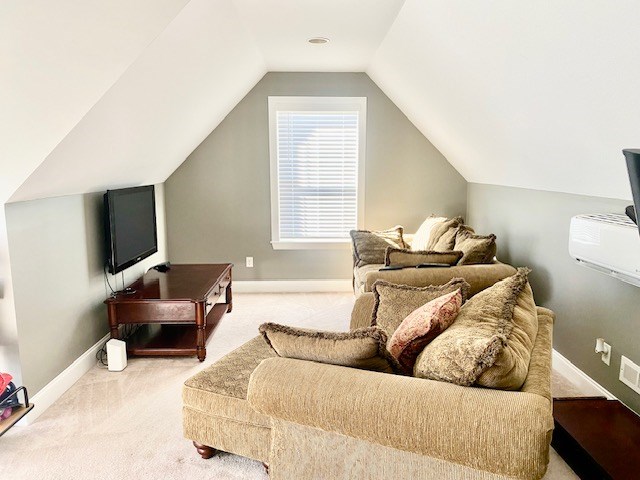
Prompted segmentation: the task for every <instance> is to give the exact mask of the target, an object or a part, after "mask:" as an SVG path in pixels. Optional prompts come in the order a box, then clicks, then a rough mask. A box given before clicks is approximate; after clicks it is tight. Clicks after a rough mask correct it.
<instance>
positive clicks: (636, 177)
mask: <svg viewBox="0 0 640 480" xmlns="http://www.w3.org/2000/svg"><path fill="white" fill-rule="evenodd" d="M622 153H624V157H625V158H626V160H627V170H628V171H629V182H631V194H632V195H633V205H634V209H635V214H636V218H638V217H639V216H640V149H628V150H623V151H622ZM636 223H638V228H639V229H640V221H639V222H636Z"/></svg>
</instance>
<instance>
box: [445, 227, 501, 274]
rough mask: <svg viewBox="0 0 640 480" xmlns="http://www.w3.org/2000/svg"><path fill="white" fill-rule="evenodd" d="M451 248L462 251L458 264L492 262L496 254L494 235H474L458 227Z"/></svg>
mask: <svg viewBox="0 0 640 480" xmlns="http://www.w3.org/2000/svg"><path fill="white" fill-rule="evenodd" d="M453 248H454V249H455V250H460V251H461V252H463V256H462V258H461V259H460V261H459V262H458V265H474V264H477V263H492V262H493V259H494V258H495V256H496V248H497V247H496V236H495V235H493V234H491V235H475V234H473V233H472V232H470V231H469V230H465V229H460V230H458V233H457V235H456V242H455V245H454V247H453Z"/></svg>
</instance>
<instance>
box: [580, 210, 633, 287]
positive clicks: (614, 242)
mask: <svg viewBox="0 0 640 480" xmlns="http://www.w3.org/2000/svg"><path fill="white" fill-rule="evenodd" d="M569 254H570V255H571V256H572V257H573V258H574V259H575V260H576V261H577V262H578V263H579V264H581V265H584V266H586V267H590V268H593V269H595V270H598V271H599V272H602V273H606V274H607V275H611V276H612V277H615V278H618V279H620V280H622V281H623V282H627V283H630V284H631V285H635V286H637V287H640V235H638V227H637V226H636V224H635V223H633V222H632V221H631V220H630V219H629V218H628V217H627V216H626V215H618V214H615V213H611V214H590V215H577V216H575V217H573V218H572V219H571V227H570V229H569Z"/></svg>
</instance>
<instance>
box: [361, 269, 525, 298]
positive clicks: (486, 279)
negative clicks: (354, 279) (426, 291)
mask: <svg viewBox="0 0 640 480" xmlns="http://www.w3.org/2000/svg"><path fill="white" fill-rule="evenodd" d="M515 273H516V269H515V268H513V267H512V266H511V265H507V264H506V263H500V262H495V263H489V264H479V265H460V266H453V267H447V268H403V269H402V270H383V271H373V272H369V273H367V275H366V281H365V284H364V291H365V292H370V291H371V288H372V285H373V284H374V283H375V282H376V280H386V281H387V282H391V283H397V284H400V285H411V286H413V287H424V286H427V285H443V284H445V283H447V282H448V281H449V280H451V279H452V278H455V277H462V278H464V279H465V280H466V281H467V283H469V286H470V287H471V288H470V289H469V295H475V294H476V293H478V292H480V291H482V290H484V289H485V288H487V287H490V286H491V285H493V284H494V283H496V282H499V281H500V280H502V279H503V278H507V277H510V276H511V275H514V274H515Z"/></svg>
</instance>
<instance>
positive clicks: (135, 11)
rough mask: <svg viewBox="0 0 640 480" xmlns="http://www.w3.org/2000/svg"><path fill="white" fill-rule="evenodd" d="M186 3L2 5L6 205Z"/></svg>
mask: <svg viewBox="0 0 640 480" xmlns="http://www.w3.org/2000/svg"><path fill="white" fill-rule="evenodd" d="M186 3H187V0H111V1H109V2H105V1H102V0H83V1H73V0H58V1H55V2H52V1H50V0H21V1H7V2H0V168H1V169H2V173H1V174H0V204H4V203H5V201H6V200H7V199H8V198H9V196H10V195H11V194H12V193H13V192H14V191H15V190H16V188H17V187H18V186H19V185H20V183H22V181H24V179H25V178H26V177H27V176H28V175H29V174H30V173H31V172H33V171H34V169H35V168H36V167H37V166H38V165H39V164H40V163H41V162H42V161H43V159H44V158H45V157H46V156H47V154H49V152H51V151H52V150H53V149H54V147H55V146H56V144H57V143H58V142H60V140H61V139H62V138H64V137H65V135H67V134H68V133H69V132H70V131H71V129H72V128H73V127H74V126H75V125H76V124H77V123H78V122H79V121H80V119H81V118H82V116H83V115H84V114H85V113H86V112H87V111H88V110H89V109H90V108H91V106H92V105H94V104H95V103H96V102H97V101H98V99H99V98H100V97H101V96H102V95H103V94H104V93H105V92H106V91H107V89H109V87H111V85H113V83H115V81H116V80H117V79H118V78H119V77H120V75H122V73H123V72H124V71H125V69H126V68H127V67H128V66H129V65H130V64H131V63H132V62H133V61H134V60H135V59H136V58H137V57H138V56H139V54H140V53H141V52H142V51H143V50H144V48H145V47H146V46H147V45H148V44H149V43H151V41H152V40H153V39H154V37H155V36H157V35H158V34H159V33H160V32H162V30H163V29H164V28H165V27H166V26H167V24H168V23H169V22H170V21H171V19H172V18H173V17H174V16H175V15H177V14H178V12H179V11H180V9H181V8H182V7H184V5H185V4H186ZM60 174H61V175H62V174H64V172H60Z"/></svg>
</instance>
